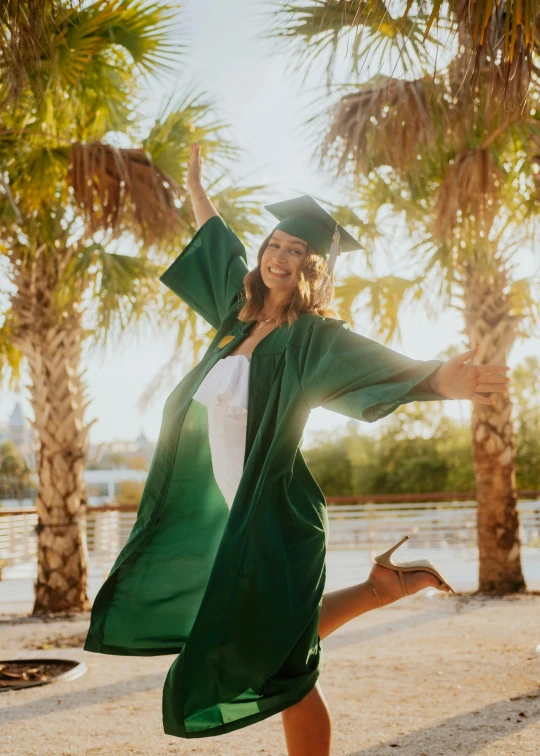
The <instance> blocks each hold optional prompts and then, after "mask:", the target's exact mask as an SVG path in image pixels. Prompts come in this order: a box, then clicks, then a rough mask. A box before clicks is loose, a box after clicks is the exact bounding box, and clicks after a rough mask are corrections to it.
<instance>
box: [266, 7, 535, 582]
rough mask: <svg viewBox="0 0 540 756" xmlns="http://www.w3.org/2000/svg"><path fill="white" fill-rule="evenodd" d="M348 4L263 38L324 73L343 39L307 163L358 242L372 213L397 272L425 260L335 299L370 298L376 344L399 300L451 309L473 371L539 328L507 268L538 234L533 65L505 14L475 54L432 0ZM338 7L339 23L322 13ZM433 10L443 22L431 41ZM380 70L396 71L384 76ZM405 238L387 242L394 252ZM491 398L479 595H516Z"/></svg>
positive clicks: (505, 442)
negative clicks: (394, 223)
mask: <svg viewBox="0 0 540 756" xmlns="http://www.w3.org/2000/svg"><path fill="white" fill-rule="evenodd" d="M353 5H355V4H354V3H341V2H339V3H338V2H336V3H334V4H333V5H332V4H331V3H327V2H322V0H321V2H316V3H309V4H305V5H302V6H299V7H298V8H297V14H296V16H293V18H292V21H290V22H289V25H288V26H286V28H285V29H284V30H283V28H282V29H281V30H278V31H277V32H275V33H276V34H277V35H278V36H281V37H285V38H286V39H287V41H288V42H291V41H293V42H296V43H297V44H298V45H299V53H298V58H297V60H299V62H300V66H301V65H303V64H304V63H305V61H306V60H311V59H312V58H313V57H314V56H315V57H316V56H318V55H321V54H322V53H324V51H325V50H328V51H329V56H328V60H329V66H328V70H329V71H330V72H331V71H332V62H333V61H334V60H335V58H336V55H337V54H338V50H341V48H340V44H341V42H342V41H343V42H346V41H348V42H349V43H351V41H352V44H350V49H351V58H350V64H351V65H350V72H351V73H350V79H349V80H348V81H347V83H346V86H345V87H339V92H338V97H337V100H335V101H334V102H332V104H331V105H330V107H326V108H325V110H324V112H323V113H322V115H321V114H318V115H317V116H315V117H314V118H313V119H311V121H310V123H311V124H314V123H315V124H317V125H318V133H319V134H320V133H321V126H320V121H321V118H322V119H324V127H323V128H324V130H323V132H322V133H323V135H324V136H323V138H322V139H319V140H318V144H317V147H316V154H317V156H318V158H319V159H320V161H321V164H322V165H323V166H325V167H326V168H328V169H330V170H331V171H333V173H334V174H335V176H336V177H342V178H343V179H344V180H345V181H347V182H349V185H350V187H351V188H352V190H353V196H354V198H355V201H356V202H358V204H359V205H360V206H361V207H362V209H363V212H364V214H365V217H366V218H367V225H366V229H367V232H368V233H367V234H366V239H365V240H366V242H368V243H367V247H368V248H369V247H370V242H372V241H373V239H374V237H375V234H374V232H373V230H374V228H376V229H378V232H379V233H380V234H384V225H385V224H384V222H383V217H382V216H383V214H384V210H383V208H385V209H386V210H388V209H389V208H390V209H391V212H392V215H393V217H394V218H396V217H399V218H400V220H401V221H402V223H403V224H404V225H405V227H406V229H407V230H408V231H409V232H410V234H411V238H412V239H413V240H414V246H413V247H412V249H410V250H408V256H409V261H412V260H414V261H415V262H417V263H420V264H421V274H420V275H418V276H417V277H415V279H414V280H406V279H403V278H398V277H395V276H388V277H386V278H385V279H384V280H382V281H381V280H379V281H369V280H367V279H358V278H355V277H350V278H348V279H346V280H345V281H344V287H343V289H342V301H343V303H344V304H345V306H346V310H347V308H349V312H350V308H351V306H352V303H353V302H354V300H355V298H356V297H357V296H358V294H359V293H367V294H369V295H370V296H371V303H372V309H373V315H374V316H375V317H378V318H379V323H380V326H381V329H382V332H383V333H384V334H385V335H386V336H387V337H388V338H390V337H391V336H392V334H393V333H394V330H395V328H396V324H397V316H398V312H399V311H400V309H401V306H402V305H403V303H405V302H408V301H411V300H418V299H419V298H420V297H426V296H427V297H428V299H429V303H430V308H431V310H430V312H431V313H436V311H437V307H438V308H439V309H440V308H441V306H443V305H447V306H451V307H454V308H458V309H459V310H460V311H461V313H462V315H463V322H464V332H465V334H466V336H467V339H468V341H469V343H470V345H471V346H476V345H478V346H479V347H480V350H479V354H478V356H477V362H478V363H480V364H483V363H488V362H496V363H500V364H504V363H505V362H506V360H507V357H508V354H509V352H510V349H511V348H512V346H513V344H514V343H515V340H516V339H517V338H518V337H521V336H525V335H527V333H528V332H529V329H530V328H531V327H532V326H534V325H536V324H537V323H538V322H539V319H540V311H539V306H538V301H537V300H535V297H534V295H533V290H532V289H533V286H534V281H532V280H525V279H520V278H519V277H518V275H517V273H516V270H515V262H516V260H515V253H516V251H517V250H519V249H521V248H522V247H523V245H530V243H531V240H532V238H533V235H534V232H535V230H536V227H537V208H538V201H539V198H540V194H539V186H538V169H539V165H538V157H537V156H538V150H537V145H538V140H539V138H540V130H539V129H540V120H539V118H540V114H539V113H538V112H537V110H536V103H537V101H538V94H539V90H538V80H537V77H536V72H535V70H533V71H532V75H531V78H529V76H528V72H527V71H526V70H525V67H526V63H527V60H528V53H527V51H526V48H525V47H523V50H522V52H523V54H522V55H521V54H520V55H516V56H514V58H513V62H511V58H510V57H508V56H507V50H506V48H505V34H504V28H503V27H502V26H501V24H504V17H499V16H498V15H497V14H496V13H495V11H494V13H495V15H493V16H492V17H490V20H489V25H488V30H489V42H490V48H489V52H486V49H485V48H481V49H480V48H478V46H476V47H475V44H476V43H474V44H473V42H474V39H473V34H472V32H471V30H470V28H468V26H467V24H465V25H463V23H462V22H463V18H462V17H460V15H459V13H458V10H457V9H456V7H454V6H450V7H449V8H448V10H447V15H446V16H440V14H441V7H440V6H439V4H436V3H434V4H433V5H432V6H431V7H428V8H427V9H426V8H425V7H424V11H422V10H420V11H418V14H417V15H415V14H413V13H412V11H411V10H410V7H409V8H408V13H407V15H406V16H403V17H401V18H399V19H396V20H395V21H393V20H392V19H391V18H390V16H389V14H388V11H387V9H386V8H385V7H382V6H378V5H377V6H376V9H375V7H372V6H371V5H366V4H361V6H360V8H358V7H357V8H356V11H357V12H356V13H354V14H353V13H352V10H353ZM322 6H324V8H323V7H322ZM338 6H339V8H340V10H342V11H343V12H342V13H341V15H339V24H338V22H337V20H336V18H335V17H333V16H332V14H331V13H329V10H330V9H331V8H332V7H333V8H334V10H337V7H338ZM345 8H346V10H347V11H348V13H346V12H345V10H344V9H345ZM368 10H369V11H370V12H369V13H368ZM288 11H290V8H288ZM459 12H461V11H459ZM433 14H435V15H437V14H439V16H440V18H439V21H440V24H439V27H438V28H437V29H436V30H434V28H433V27H432V26H431V20H432V18H433ZM278 18H279V22H280V23H282V21H283V19H282V18H281V17H280V16H279V17H278ZM497 19H498V20H499V26H497V25H496V21H497ZM507 20H508V19H507ZM510 20H511V19H510ZM407 25H409V26H407ZM449 33H455V35H457V36H456V40H457V42H456V44H454V46H453V47H452V48H449V47H448V46H447V45H446V44H445V42H446V38H447V36H446V35H447V34H449ZM426 35H428V38H429V42H428V43H424V42H423V39H424V37H425V36H426ZM471 49H474V50H475V58H474V60H475V63H476V68H474V66H473V67H472V73H471V68H470V59H471V54H470V51H471ZM368 52H369V55H367V54H368ZM366 56H367V57H366ZM383 60H384V61H386V62H388V65H391V66H392V69H393V71H392V74H393V75H391V76H387V75H383V74H382V73H380V70H381V68H382V67H383V62H382V61H383ZM505 60H507V62H506V63H505V62H504V61H505ZM362 69H364V70H363V71H362ZM366 72H367V77H366V76H364V78H362V73H364V74H366ZM331 79H332V76H331V75H330V77H329V83H331ZM344 89H345V93H344V92H343V90H344ZM386 222H388V221H387V220H386ZM402 231H403V228H402ZM401 239H402V237H401V238H400V236H395V237H394V238H392V239H391V240H390V241H391V243H393V244H395V243H396V241H397V240H399V244H400V246H401V247H402V246H403V242H402V241H401ZM371 246H372V245H371ZM434 295H435V296H434ZM496 397H497V398H496V403H495V406H493V407H491V406H488V405H483V404H474V405H473V409H472V433H473V453H474V460H475V474H476V483H477V501H478V537H479V551H480V561H479V564H480V567H479V588H480V591H481V592H485V593H501V594H503V593H511V592H515V591H519V590H522V589H523V588H524V587H525V582H524V578H523V573H522V568H521V561H520V540H519V523H518V515H517V507H516V504H517V495H516V485H515V449H514V436H513V428H512V417H511V401H510V397H509V395H508V394H497V395H496Z"/></svg>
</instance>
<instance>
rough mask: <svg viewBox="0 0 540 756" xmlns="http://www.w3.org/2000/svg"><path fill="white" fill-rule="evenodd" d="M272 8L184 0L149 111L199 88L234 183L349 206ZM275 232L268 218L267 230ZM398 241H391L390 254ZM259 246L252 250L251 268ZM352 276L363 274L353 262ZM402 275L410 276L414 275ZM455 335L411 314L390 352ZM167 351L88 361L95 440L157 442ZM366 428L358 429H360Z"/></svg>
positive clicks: (448, 316) (516, 358) (423, 354)
mask: <svg viewBox="0 0 540 756" xmlns="http://www.w3.org/2000/svg"><path fill="white" fill-rule="evenodd" d="M271 7H272V5H271V4H270V3H268V2H267V1H266V0H229V2H227V3H223V1H222V0H186V2H185V3H184V4H183V6H182V8H183V9H182V10H181V11H180V13H181V18H182V17H183V19H184V25H183V29H184V36H183V40H182V41H183V42H184V44H186V45H187V52H186V56H185V58H184V65H183V70H182V72H181V73H180V75H179V77H178V80H177V81H174V80H171V81H170V82H168V83H167V85H166V86H167V90H164V89H162V88H160V87H159V86H156V85H155V84H153V85H152V88H151V89H150V95H149V103H148V109H149V112H150V113H151V112H152V111H155V112H157V110H158V108H159V106H160V104H161V96H162V94H164V93H165V92H166V91H168V92H169V93H170V92H178V93H179V94H181V93H182V92H185V91H186V90H187V89H188V88H190V87H191V86H193V85H197V87H196V88H197V91H203V92H205V93H206V96H207V97H208V98H209V99H210V100H212V101H214V102H215V104H216V109H217V113H218V116H219V118H220V119H221V120H223V121H225V122H227V123H229V124H231V132H230V136H231V138H232V139H233V141H235V143H236V144H238V145H240V146H241V147H243V148H244V150H245V153H244V155H243V157H242V159H241V161H240V163H239V165H238V166H237V171H236V172H235V173H236V175H235V178H237V179H241V181H242V183H244V184H248V183H249V184H261V183H263V184H267V185H269V186H270V188H271V190H272V195H269V196H268V199H269V200H272V201H276V200H280V199H288V198H290V197H293V196H295V195H297V194H311V195H314V196H317V197H321V198H324V199H327V200H328V201H330V202H333V203H340V202H345V201H346V200H347V197H346V194H345V193H344V191H343V189H342V188H340V187H339V186H338V185H337V184H336V182H335V181H334V180H333V179H332V178H331V177H330V176H328V175H324V174H323V173H322V171H320V170H318V169H317V167H316V165H315V164H314V161H313V160H312V159H311V149H310V147H309V145H308V144H307V140H306V134H307V131H306V128H305V126H304V123H305V121H306V118H307V116H308V115H312V114H313V113H314V111H315V110H319V109H321V108H322V106H323V104H324V93H323V92H322V91H320V93H319V94H317V92H316V91H315V87H316V86H317V85H318V84H319V83H322V82H323V81H324V76H323V72H322V68H321V69H319V70H317V69H312V71H311V73H310V77H309V79H308V81H307V83H305V84H303V85H302V82H301V76H300V75H299V74H297V75H294V74H293V73H291V72H290V71H288V70H287V66H286V60H285V59H284V58H283V57H282V58H276V57H274V55H273V50H274V49H275V46H276V43H275V42H274V41H271V40H261V39H260V38H258V36H257V35H259V34H260V33H261V32H262V30H263V29H264V28H265V25H266V24H267V20H266V18H265V17H264V16H263V15H262V14H263V13H264V12H267V11H268V10H269V9H270V8H271ZM317 97H319V98H320V99H319V100H318V102H317ZM271 227H272V220H271V217H270V216H269V217H268V230H270V228H271ZM402 243H403V242H402V240H400V239H396V240H395V245H396V246H395V249H396V251H399V249H400V245H402ZM255 249H256V247H255ZM255 249H254V250H249V251H248V255H250V256H251V261H252V262H253V260H254V256H253V255H254V252H255ZM401 249H402V247H401ZM178 251H179V253H180V252H181V250H180V249H179V250H178ZM340 261H341V260H340ZM519 263H520V274H521V275H524V276H525V275H530V274H532V273H533V272H534V267H533V262H532V255H530V256H527V255H526V254H525V253H523V257H522V258H520V260H519ZM338 265H339V263H338ZM355 270H356V272H357V273H359V274H362V273H363V272H364V271H362V267H361V265H358V264H357V265H356V267H355ZM390 272H393V273H395V272H396V271H395V270H392V269H391V268H390V267H388V265H387V264H383V263H381V267H380V269H379V271H378V273H379V274H380V275H383V274H386V273H390ZM404 273H406V274H409V275H410V271H408V272H405V271H404ZM355 330H357V331H359V332H361V333H364V334H365V335H366V336H369V337H371V338H375V339H377V340H380V337H378V336H377V334H376V333H375V332H374V330H373V329H372V326H371V324H370V322H369V319H368V318H367V317H365V316H364V317H359V318H358V320H357V322H356V325H355ZM461 330H462V320H461V317H460V315H459V313H445V314H444V315H443V316H442V317H441V318H440V319H439V320H438V321H437V322H429V321H428V319H427V317H426V316H425V315H424V314H423V313H422V312H419V313H417V314H411V313H409V314H406V315H404V316H403V318H402V321H401V331H402V337H403V338H402V341H401V342H398V341H394V342H393V343H391V344H390V346H391V347H392V348H394V349H396V350H397V351H399V352H402V353H404V354H407V355H409V356H410V357H413V358H416V359H432V358H436V357H438V356H440V354H441V352H442V351H444V350H445V349H446V348H447V347H448V346H450V345H458V346H460V347H464V344H465V341H464V338H463V336H462V335H461ZM172 349H173V341H172V336H171V334H162V335H158V336H157V337H156V334H155V333H154V334H150V333H147V334H144V335H140V334H133V338H126V340H125V341H124V342H123V343H122V345H111V346H110V347H109V348H108V349H107V351H106V352H105V353H104V354H102V355H101V356H99V357H98V356H96V355H94V354H93V355H92V356H91V357H89V358H87V361H86V363H87V364H86V366H87V367H88V372H87V373H86V380H87V383H88V389H89V396H90V397H92V399H93V402H92V404H91V405H90V407H89V409H88V411H87V412H88V414H87V419H88V420H89V419H92V418H97V419H98V421H97V422H96V423H94V425H93V427H92V430H91V435H90V439H91V441H92V442H93V443H97V442H101V441H111V440H117V439H126V440H127V439H133V438H135V437H136V436H137V435H138V434H139V433H140V432H141V430H143V431H144V432H145V433H146V435H147V436H148V437H149V438H150V439H151V440H154V441H155V440H156V439H157V436H158V433H159V428H160V423H161V413H162V408H163V403H164V401H165V398H166V397H167V396H168V394H169V393H170V391H172V389H173V388H174V385H175V383H177V382H178V381H180V379H181V378H182V374H183V372H186V371H187V367H186V369H185V370H178V373H177V375H176V377H175V383H173V384H172V385H169V386H166V387H163V390H162V391H161V392H160V393H159V394H157V395H156V398H155V400H154V402H153V403H152V405H151V406H150V407H149V408H148V409H147V411H146V412H144V414H140V413H139V412H138V410H137V408H136V404H137V400H138V399H139V397H140V395H141V393H142V392H143V390H144V389H145V388H146V386H147V385H148V383H149V381H150V380H151V379H152V378H153V377H154V375H155V373H156V371H157V370H158V369H159V366H160V365H163V364H165V363H166V362H167V361H168V359H169V358H170V355H171V353H172ZM539 352H540V339H538V338H537V339H529V340H527V341H522V342H521V343H519V344H518V345H516V347H515V348H514V350H513V352H512V354H511V355H510V359H509V364H510V365H512V366H514V365H515V364H517V363H518V362H520V361H521V360H522V359H523V357H524V356H525V355H528V354H538V353H539ZM17 399H18V400H19V401H21V403H22V406H23V411H24V413H25V415H26V416H27V417H28V416H32V411H31V408H30V404H29V402H28V399H27V395H26V392H25V391H24V390H23V393H22V394H18V395H15V394H13V393H10V392H6V391H3V392H2V396H0V420H1V421H5V420H6V419H7V417H8V415H9V413H10V412H11V410H12V409H13V406H14V403H15V401H16V400H17ZM462 404H463V405H464V406H460V405H462ZM446 406H447V407H448V411H449V413H450V414H452V415H456V416H459V414H460V413H461V412H467V411H468V403H461V402H448V403H447V405H446ZM347 422H348V418H345V417H343V416H341V415H337V414H335V413H332V412H329V411H326V410H322V409H319V410H315V411H314V412H312V415H311V417H310V420H309V422H308V425H307V427H306V434H305V442H306V443H307V444H309V441H310V438H312V437H313V433H314V432H315V431H318V430H326V431H329V430H331V429H334V428H336V429H337V428H339V427H343V426H345V425H346V424H347ZM381 422H384V420H383V421H381ZM371 427H372V426H370V425H369V424H367V423H365V424H362V429H363V430H366V431H369V430H370V428H371Z"/></svg>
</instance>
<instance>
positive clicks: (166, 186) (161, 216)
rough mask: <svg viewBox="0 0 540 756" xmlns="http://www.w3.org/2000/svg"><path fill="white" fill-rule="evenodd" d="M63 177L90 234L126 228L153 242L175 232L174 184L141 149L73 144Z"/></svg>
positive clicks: (177, 229)
mask: <svg viewBox="0 0 540 756" xmlns="http://www.w3.org/2000/svg"><path fill="white" fill-rule="evenodd" d="M68 179H69V183H70V185H71V187H72V189H73V196H74V200H75V203H76V205H77V206H78V208H79V209H80V210H81V211H82V213H83V216H84V218H85V220H86V223H87V226H88V229H89V230H90V232H91V233H93V232H95V231H97V230H98V229H105V230H109V231H112V232H117V231H119V230H126V229H127V228H132V229H136V230H137V231H138V232H139V233H140V234H141V235H142V237H143V239H144V240H145V241H146V243H153V242H155V241H157V240H159V239H163V238H167V237H171V236H176V235H178V234H179V233H180V231H181V228H182V224H181V218H180V216H179V213H178V207H177V205H178V203H177V198H178V196H179V194H180V187H179V186H178V185H177V184H176V182H175V181H174V180H173V179H171V178H170V177H168V176H166V175H165V174H164V173H163V172H162V171H161V170H160V169H159V168H157V167H156V166H155V165H154V164H153V162H152V160H151V159H150V157H149V156H148V154H147V153H146V152H145V151H144V150H142V149H118V148H115V147H112V146H111V145H108V144H103V143H94V144H81V143H75V144H73V145H72V146H71V153H70V165H69V172H68Z"/></svg>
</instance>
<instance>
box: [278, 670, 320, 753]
mask: <svg viewBox="0 0 540 756" xmlns="http://www.w3.org/2000/svg"><path fill="white" fill-rule="evenodd" d="M281 719H282V721H283V729H284V731H285V742H286V743H287V753H288V754H289V756H330V750H331V740H332V721H331V719H330V711H329V710H328V705H327V703H326V701H325V698H324V695H323V692H322V690H321V686H320V685H319V683H318V682H317V683H316V684H315V687H314V688H313V689H312V690H311V691H310V692H309V693H308V694H307V696H304V698H303V699H302V700H301V701H299V702H298V703H297V704H294V705H293V706H289V708H288V709H285V710H284V711H282V712H281Z"/></svg>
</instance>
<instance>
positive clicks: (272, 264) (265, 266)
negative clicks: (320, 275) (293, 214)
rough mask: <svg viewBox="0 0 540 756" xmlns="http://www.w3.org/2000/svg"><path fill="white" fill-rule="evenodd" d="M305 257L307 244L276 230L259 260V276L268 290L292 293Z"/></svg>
mask: <svg viewBox="0 0 540 756" xmlns="http://www.w3.org/2000/svg"><path fill="white" fill-rule="evenodd" d="M306 255H307V244H306V242H305V241H302V239H298V238H297V237H296V236H290V234H287V233H285V231H280V230H279V229H276V230H275V231H274V233H273V234H272V236H271V237H270V240H269V242H268V244H267V246H266V249H265V250H264V252H263V256H262V258H261V264H260V269H261V276H262V279H263V281H264V283H265V285H266V286H267V287H268V288H269V289H275V290H276V293H277V292H283V293H288V292H293V291H294V290H295V289H296V286H297V284H298V281H299V277H300V270H301V268H302V265H303V264H304V260H305V258H306Z"/></svg>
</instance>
